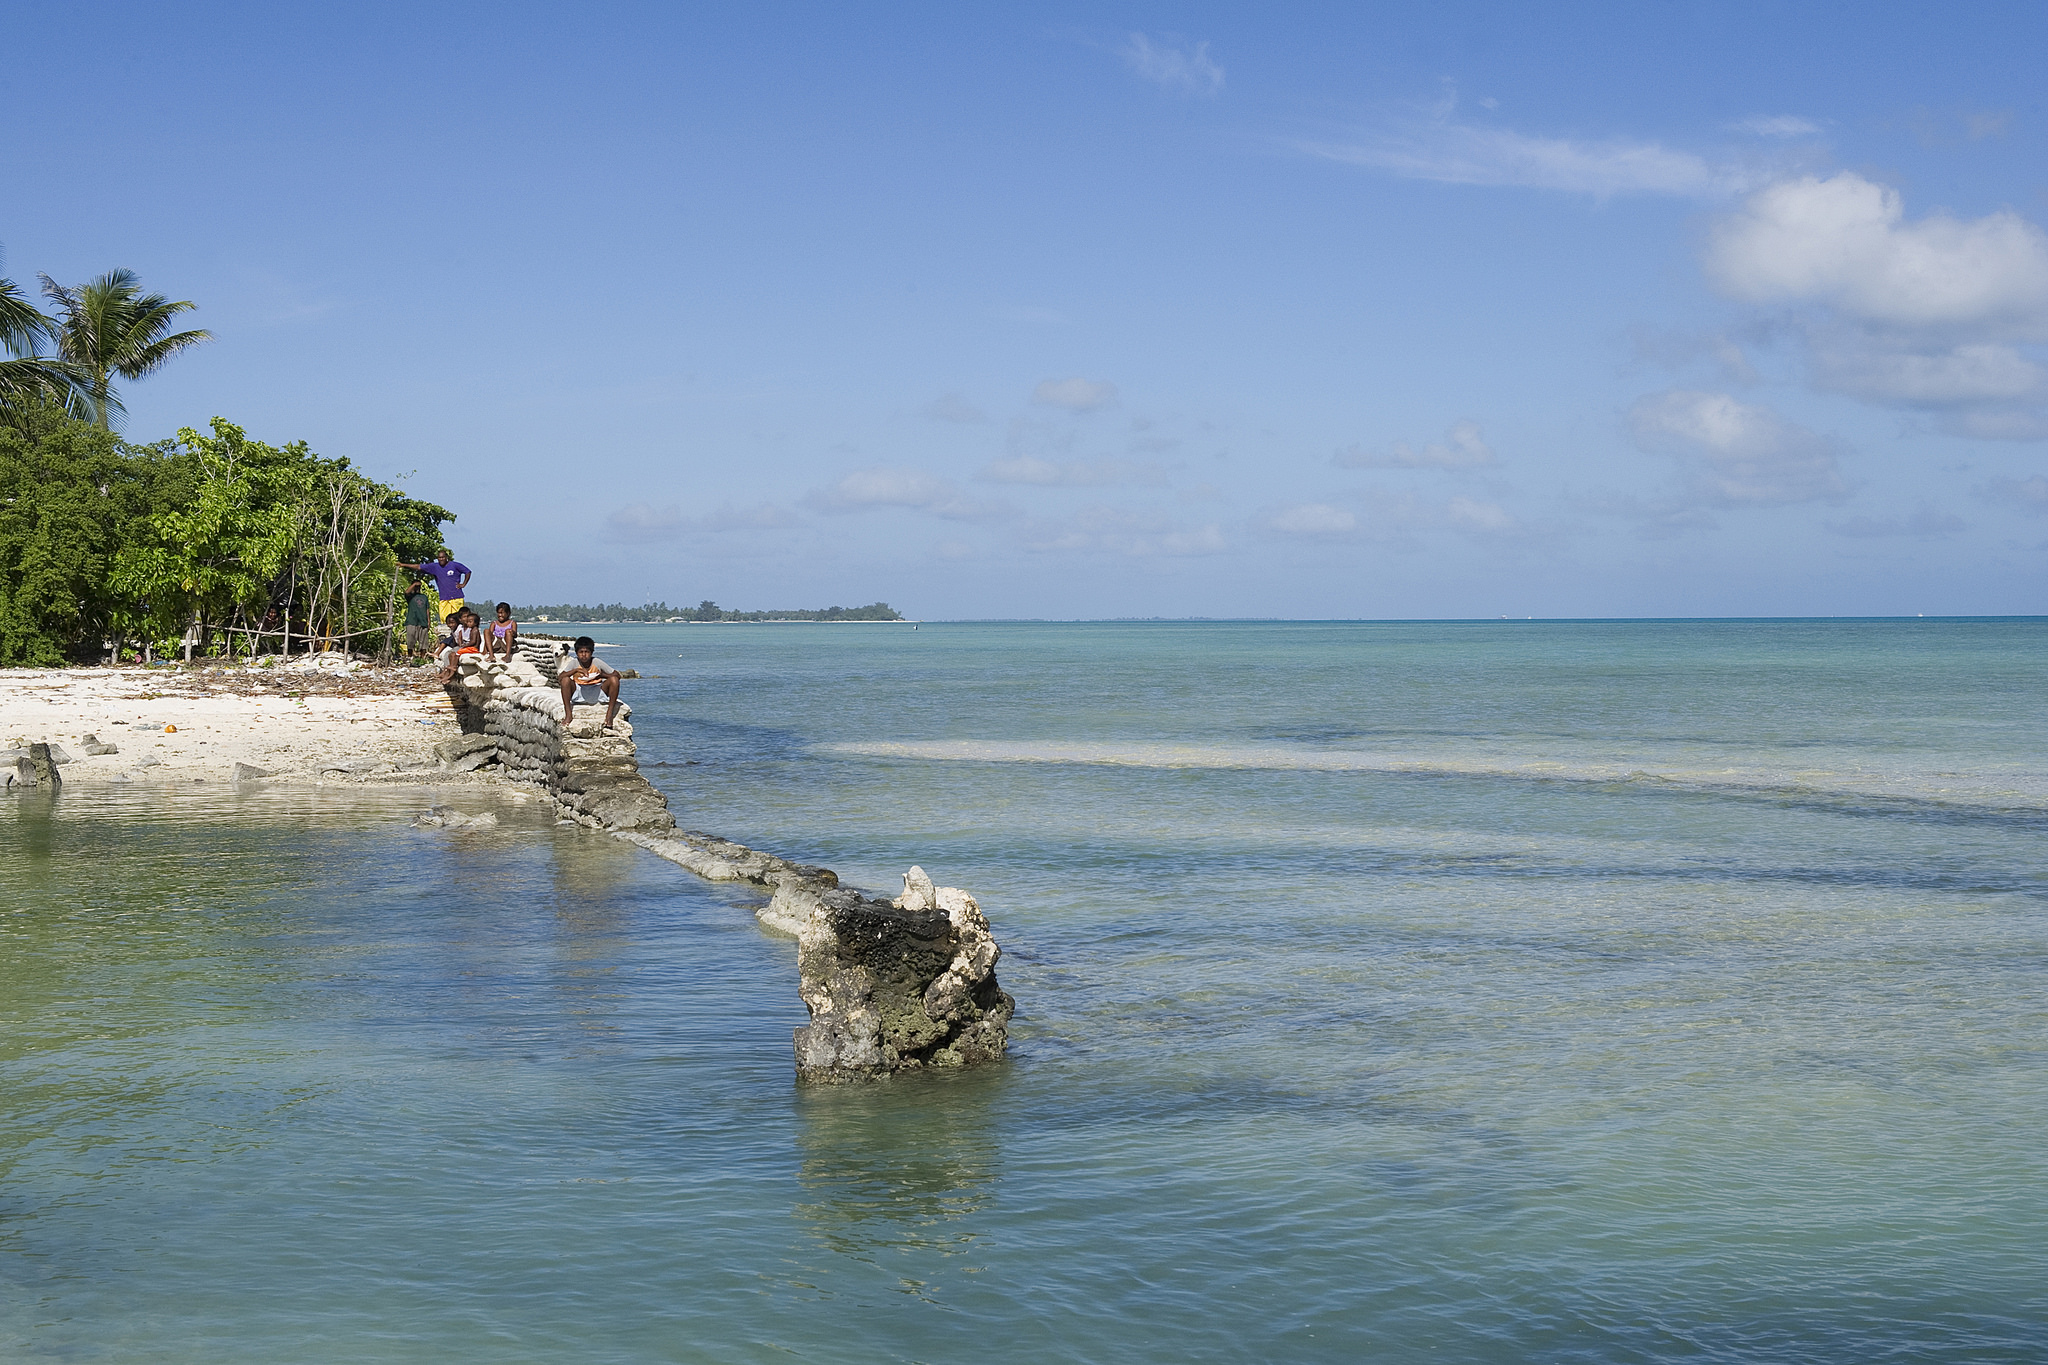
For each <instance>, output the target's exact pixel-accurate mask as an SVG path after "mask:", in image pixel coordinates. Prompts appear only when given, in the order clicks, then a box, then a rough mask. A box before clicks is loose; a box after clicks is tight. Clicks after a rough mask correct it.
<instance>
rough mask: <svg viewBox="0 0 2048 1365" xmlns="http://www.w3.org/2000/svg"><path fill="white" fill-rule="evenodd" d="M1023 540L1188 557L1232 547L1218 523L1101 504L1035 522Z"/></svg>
mask: <svg viewBox="0 0 2048 1365" xmlns="http://www.w3.org/2000/svg"><path fill="white" fill-rule="evenodd" d="M1020 543H1021V544H1022V545H1023V547H1024V548H1025V549H1027V550H1030V551H1033V552H1035V553H1038V554H1105V553H1106V554H1117V555H1124V556H1126V557H1129V558H1133V559H1151V558H1170V559H1180V558H1190V557H1195V556H1201V555H1217V554H1224V553H1227V552H1228V551H1229V550H1230V549H1231V544H1230V538H1229V537H1228V536H1227V535H1225V534H1224V532H1223V528H1222V526H1220V525H1218V524H1217V523H1215V522H1210V523H1207V524H1206V525H1201V526H1189V525H1186V524H1185V523H1182V522H1178V521H1175V520H1173V519H1172V518H1171V517H1167V516H1163V515H1161V514H1159V513H1157V512H1153V511H1147V510H1142V509H1141V510H1132V509H1129V508H1122V507H1102V506H1094V507H1083V508H1081V509H1079V510H1078V511H1076V512H1074V513H1072V514H1071V515H1070V516H1067V517H1065V518H1063V519H1060V520H1048V521H1039V522H1034V523H1033V524H1031V525H1030V526H1027V527H1026V528H1025V529H1024V532H1023V534H1022V536H1021V538H1020Z"/></svg>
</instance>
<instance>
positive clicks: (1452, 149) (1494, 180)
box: [1295, 119, 1768, 199]
mask: <svg viewBox="0 0 2048 1365" xmlns="http://www.w3.org/2000/svg"><path fill="white" fill-rule="evenodd" d="M1295 145H1296V148H1297V150H1299V151H1301V152H1304V153H1306V154H1308V155H1310V156H1319V157H1322V158H1324V159H1326V160H1330V161H1339V162H1343V163H1345V164H1347V165H1352V166H1369V167H1371V168H1373V169H1374V170H1381V171H1389V172H1391V173H1393V174H1395V175H1399V176H1405V177H1407V178H1408V179H1411V180H1435V181H1440V182H1443V183H1445V184H1452V185H1520V186H1525V187H1528V188H1531V189H1544V190H1564V191H1567V192H1570V193H1574V194H1590V195H1593V196H1596V197H1598V198H1603V199H1604V198H1608V197H1610V196H1613V195H1618V194H1668V195H1676V196H1678V197H1680V198H1686V199H1718V198H1722V197H1725V196H1727V195H1730V194H1739V193H1741V192H1742V191H1744V190H1746V189H1748V188H1750V187H1752V186H1754V185H1756V184H1757V183H1759V182H1760V181H1761V180H1763V179H1767V178H1768V177H1767V176H1766V175H1763V174H1761V173H1760V171H1759V168H1757V167H1755V166H1752V165H1749V164H1747V163H1738V162H1726V163H1718V164H1717V163H1714V162H1710V161H1708V160H1706V159H1705V158H1703V157H1700V156H1698V155H1695V154H1694V153H1692V152H1685V151H1678V150H1675V149H1673V148H1670V147H1665V146H1661V145H1659V144H1657V143H1654V142H1634V141H1629V140H1627V139H1625V138H1609V139H1606V140H1603V141H1598V142H1583V141H1573V140H1571V139H1569V138H1549V137H1530V136H1528V135H1527V134H1524V133H1517V132H1512V131H1510V130H1508V129H1504V128H1481V127H1476V126H1474V125H1471V124H1464V123H1453V122H1450V121H1449V120H1448V119H1444V120H1439V121H1434V122H1428V123H1415V124H1409V125H1406V126H1404V127H1398V128H1391V129H1385V130H1381V131H1378V132H1374V133H1370V134H1367V135H1365V136H1363V137H1361V138H1359V139H1357V140H1355V141H1349V142H1300V143H1297V144H1295Z"/></svg>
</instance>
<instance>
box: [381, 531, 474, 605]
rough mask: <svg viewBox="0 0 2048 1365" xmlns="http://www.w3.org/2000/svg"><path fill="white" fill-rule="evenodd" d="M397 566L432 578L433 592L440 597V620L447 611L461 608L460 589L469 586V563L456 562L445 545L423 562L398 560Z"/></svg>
mask: <svg viewBox="0 0 2048 1365" xmlns="http://www.w3.org/2000/svg"><path fill="white" fill-rule="evenodd" d="M398 567H399V568H401V569H412V570H415V571H416V572H419V573H423V574H425V575H427V577H429V578H431V579H433V580H434V592H435V593H436V594H437V595H439V597H440V599H441V619H442V620H444V621H445V620H447V619H448V613H449V612H451V611H460V610H462V608H463V605H464V604H463V601H462V591H463V589H464V588H467V587H468V586H469V565H467V564H457V563H456V562H455V556H454V555H452V554H450V553H448V549H447V547H446V546H443V547H442V548H441V549H439V550H438V551H436V552H435V554H434V557H433V558H432V559H430V560H428V561H427V562H426V563H424V564H407V563H405V562H403V561H400V563H399V565H398Z"/></svg>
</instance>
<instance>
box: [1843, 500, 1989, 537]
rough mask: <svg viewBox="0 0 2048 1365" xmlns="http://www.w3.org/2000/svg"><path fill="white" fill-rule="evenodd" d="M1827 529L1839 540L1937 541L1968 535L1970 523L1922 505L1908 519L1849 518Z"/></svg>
mask: <svg viewBox="0 0 2048 1365" xmlns="http://www.w3.org/2000/svg"><path fill="white" fill-rule="evenodd" d="M1827 528H1828V529H1829V530H1830V531H1833V532H1834V533H1835V534H1836V535H1838V536H1849V537H1851V538H1853V539H1858V540H1890V539H1903V538H1908V537H1910V538H1913V539H1918V540H1934V539H1938V538H1940V537H1943V536H1952V535H1956V534H1958V533H1959V532H1962V531H1965V530H1967V529H1969V523H1968V522H1965V521H1964V520H1963V519H1962V518H1961V517H1958V516H1955V515H1953V514H1951V513H1948V512H1938V511H1936V510H1935V509H1934V508H1932V507H1929V506H1928V505H1927V504H1926V503H1922V504H1920V506H1919V507H1918V508H1916V509H1915V510H1914V512H1913V514H1912V515H1911V516H1909V517H1850V518H1849V519H1848V520H1846V521H1831V522H1828V523H1827Z"/></svg>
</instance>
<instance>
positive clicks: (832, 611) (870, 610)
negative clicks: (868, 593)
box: [512, 598, 904, 624]
mask: <svg viewBox="0 0 2048 1365" xmlns="http://www.w3.org/2000/svg"><path fill="white" fill-rule="evenodd" d="M512 614H513V615H514V616H516V617H518V618H519V619H520V620H522V621H579V622H590V623H593V624H607V623H612V622H627V621H651V622H665V623H679V622H686V621H705V622H710V621H901V620H903V619H904V617H903V613H902V612H900V611H898V610H896V608H894V607H892V606H890V605H889V604H888V603H887V602H870V603H869V604H868V605H867V606H865V607H821V608H819V609H817V610H815V611H729V610H727V609H726V608H724V607H721V606H719V605H718V604H717V603H716V602H713V601H711V600H710V599H709V598H706V599H705V600H704V601H702V602H699V603H698V604H697V605H696V606H694V607H672V606H670V605H669V604H668V603H666V602H649V603H647V604H646V605H645V606H639V607H629V606H627V605H626V604H625V603H623V602H600V603H598V604H597V605H596V606H588V605H585V604H583V603H580V602H579V603H558V604H556V605H554V606H539V607H513V608H512Z"/></svg>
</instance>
